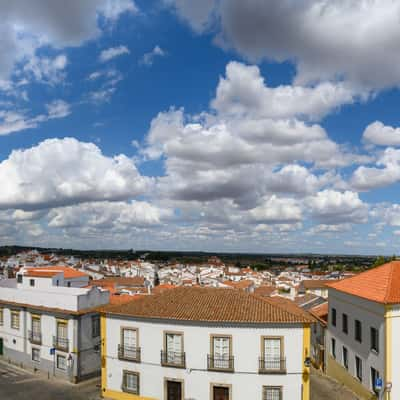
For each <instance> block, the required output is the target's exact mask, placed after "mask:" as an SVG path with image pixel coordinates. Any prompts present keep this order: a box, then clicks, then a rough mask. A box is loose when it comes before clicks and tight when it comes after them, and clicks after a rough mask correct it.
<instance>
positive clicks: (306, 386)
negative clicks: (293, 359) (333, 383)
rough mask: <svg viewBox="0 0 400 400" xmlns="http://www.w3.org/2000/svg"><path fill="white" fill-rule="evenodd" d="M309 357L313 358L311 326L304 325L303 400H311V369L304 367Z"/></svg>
mask: <svg viewBox="0 0 400 400" xmlns="http://www.w3.org/2000/svg"><path fill="white" fill-rule="evenodd" d="M307 357H311V328H310V324H304V327H303V396H302V399H303V400H310V367H306V366H305V365H304V362H305V360H306V358H307Z"/></svg>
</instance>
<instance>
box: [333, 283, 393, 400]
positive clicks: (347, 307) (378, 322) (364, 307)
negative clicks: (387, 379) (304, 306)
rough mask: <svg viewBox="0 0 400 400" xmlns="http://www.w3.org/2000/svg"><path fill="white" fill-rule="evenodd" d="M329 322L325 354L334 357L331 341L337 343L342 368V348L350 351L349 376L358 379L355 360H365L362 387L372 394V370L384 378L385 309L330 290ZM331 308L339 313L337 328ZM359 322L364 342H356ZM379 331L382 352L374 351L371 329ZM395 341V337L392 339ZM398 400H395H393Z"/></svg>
mask: <svg viewBox="0 0 400 400" xmlns="http://www.w3.org/2000/svg"><path fill="white" fill-rule="evenodd" d="M328 299H329V322H328V330H327V336H326V351H327V354H330V355H332V349H331V346H332V345H331V342H332V338H335V340H336V361H337V362H338V363H339V364H341V365H343V359H342V358H343V357H342V347H343V346H345V347H347V351H348V365H349V368H348V372H349V373H350V374H351V375H352V376H354V377H356V365H355V356H358V357H359V358H361V360H362V369H363V380H362V384H363V385H364V386H365V387H366V388H367V389H368V390H370V391H372V382H371V367H373V368H375V369H376V370H377V371H379V374H380V376H381V377H382V378H383V377H384V374H385V364H384V360H385V319H384V315H385V307H384V305H382V304H379V303H375V302H372V301H368V300H366V299H362V298H360V297H356V296H351V295H349V294H346V293H341V292H339V291H336V290H334V289H329V297H328ZM332 308H335V309H336V327H335V326H333V325H332ZM342 313H345V314H347V315H348V334H345V333H343V331H342ZM356 319H358V320H359V321H361V325H362V342H361V343H359V342H358V341H356V340H355V338H354V321H355V320H356ZM371 327H374V328H376V329H378V330H379V352H378V353H376V352H374V351H371V349H370V346H371V337H370V328H371ZM393 337H395V336H393ZM394 398H396V397H393V399H394Z"/></svg>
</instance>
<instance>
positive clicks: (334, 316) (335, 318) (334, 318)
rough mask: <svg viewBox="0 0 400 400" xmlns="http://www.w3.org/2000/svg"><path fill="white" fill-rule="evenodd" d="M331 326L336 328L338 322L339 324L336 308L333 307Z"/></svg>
mask: <svg viewBox="0 0 400 400" xmlns="http://www.w3.org/2000/svg"><path fill="white" fill-rule="evenodd" d="M331 313H332V314H331V325H332V326H336V322H337V312H336V308H334V307H332V308H331Z"/></svg>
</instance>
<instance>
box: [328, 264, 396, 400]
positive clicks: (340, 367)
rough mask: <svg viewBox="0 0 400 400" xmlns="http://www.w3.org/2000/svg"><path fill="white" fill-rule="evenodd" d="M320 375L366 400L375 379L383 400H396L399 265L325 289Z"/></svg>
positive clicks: (368, 272)
mask: <svg viewBox="0 0 400 400" xmlns="http://www.w3.org/2000/svg"><path fill="white" fill-rule="evenodd" d="M328 299H329V323H328V331H327V338H326V345H327V350H328V351H327V354H326V371H327V373H328V374H329V375H331V376H333V377H334V378H336V379H338V380H340V382H342V383H344V384H345V385H347V386H349V387H350V388H351V389H352V390H353V391H354V392H355V393H356V394H357V395H358V396H359V397H360V398H361V399H370V398H371V395H372V394H373V392H374V389H375V387H374V386H375V385H374V382H375V380H376V378H377V377H380V378H382V379H383V386H384V387H385V386H386V388H387V390H385V391H384V393H382V391H381V393H380V396H381V397H380V398H381V399H385V400H395V399H400V379H398V377H399V373H400V358H399V357H398V356H397V355H398V354H400V342H399V341H398V340H397V338H398V337H399V336H400V318H399V317H400V262H399V261H392V262H390V263H388V264H385V265H382V266H380V267H377V268H374V269H371V270H369V271H366V272H363V273H361V274H359V275H356V276H354V277H351V278H348V279H344V280H342V281H338V282H336V283H332V284H330V285H329V296H328Z"/></svg>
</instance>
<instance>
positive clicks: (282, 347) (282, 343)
mask: <svg viewBox="0 0 400 400" xmlns="http://www.w3.org/2000/svg"><path fill="white" fill-rule="evenodd" d="M266 340H279V341H280V349H279V350H280V355H279V369H278V368H276V369H269V368H265V367H264V368H262V369H261V368H260V369H261V370H262V371H268V373H271V372H272V373H273V372H277V373H279V372H285V371H286V365H285V361H284V360H285V338H284V336H261V357H262V359H263V360H264V364H265V361H266V359H267V357H266V352H265V341H266ZM230 356H231V354H230ZM282 364H283V366H282Z"/></svg>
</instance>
